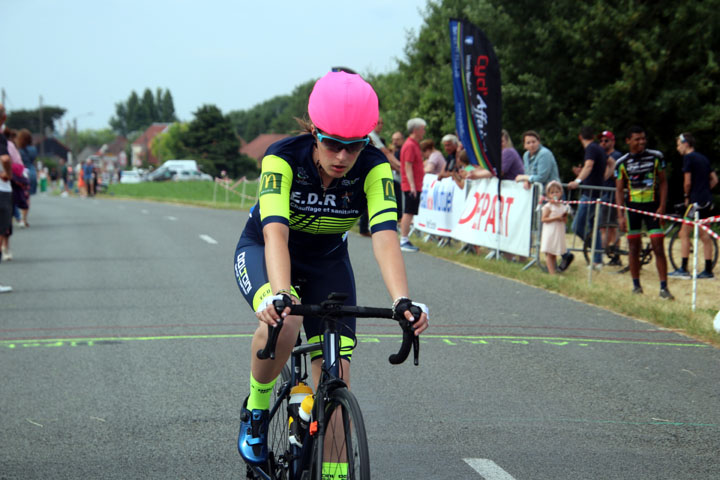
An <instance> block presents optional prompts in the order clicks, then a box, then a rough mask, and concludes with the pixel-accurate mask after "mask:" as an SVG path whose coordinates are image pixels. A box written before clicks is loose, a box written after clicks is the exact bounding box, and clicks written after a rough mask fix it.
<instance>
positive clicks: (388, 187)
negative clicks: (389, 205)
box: [382, 178, 397, 203]
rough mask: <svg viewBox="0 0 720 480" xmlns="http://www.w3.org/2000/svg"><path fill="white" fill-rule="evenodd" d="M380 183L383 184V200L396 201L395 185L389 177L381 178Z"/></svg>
mask: <svg viewBox="0 0 720 480" xmlns="http://www.w3.org/2000/svg"><path fill="white" fill-rule="evenodd" d="M382 184H383V194H384V195H385V200H387V201H389V202H396V203H397V199H396V197H395V185H394V184H393V181H392V180H391V179H389V178H383V179H382Z"/></svg>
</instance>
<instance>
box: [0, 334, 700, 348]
mask: <svg viewBox="0 0 720 480" xmlns="http://www.w3.org/2000/svg"><path fill="white" fill-rule="evenodd" d="M252 336H253V334H250V333H239V334H199V335H163V336H142V337H79V338H54V339H32V338H28V339H19V340H0V347H5V348H10V349H13V348H18V347H21V348H23V347H25V348H27V347H62V346H94V345H98V344H109V343H118V342H133V341H155V340H197V339H205V340H207V339H231V338H252ZM357 336H358V339H359V341H360V342H361V343H378V342H379V341H380V339H381V338H383V339H399V338H400V335H397V334H379V335H372V334H358V335H357ZM435 339H437V340H441V343H442V344H444V345H448V346H452V347H455V346H459V345H461V344H488V343H490V342H492V341H502V342H507V343H513V344H522V345H529V344H530V343H536V342H542V343H544V344H548V345H557V346H566V345H574V346H588V345H589V344H591V343H596V344H624V345H650V346H664V347H701V348H702V347H709V345H706V344H703V343H674V342H657V341H646V340H616V339H599V338H565V337H530V336H518V335H432V334H429V335H423V336H422V340H421V341H422V343H428V341H429V340H435Z"/></svg>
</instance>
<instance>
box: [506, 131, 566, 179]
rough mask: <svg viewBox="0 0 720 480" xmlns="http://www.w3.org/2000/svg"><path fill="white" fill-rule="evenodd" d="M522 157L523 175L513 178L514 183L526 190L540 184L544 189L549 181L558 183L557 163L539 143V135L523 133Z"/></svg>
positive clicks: (549, 152) (528, 132)
mask: <svg viewBox="0 0 720 480" xmlns="http://www.w3.org/2000/svg"><path fill="white" fill-rule="evenodd" d="M522 138H523V146H524V147H525V154H524V155H523V168H524V170H525V171H524V173H522V174H520V175H518V176H516V177H515V181H516V182H522V183H523V184H524V185H525V188H526V189H529V188H530V186H531V184H533V183H536V182H537V183H540V184H542V186H543V189H544V188H545V185H547V184H548V183H549V182H550V181H551V180H557V181H558V182H559V181H560V173H559V172H558V166H557V162H556V161H555V156H554V155H553V154H552V152H551V151H550V150H549V149H548V148H547V147H544V146H543V145H542V144H541V143H540V134H539V133H537V132H536V131H534V130H528V131H527V132H525V133H523V135H522Z"/></svg>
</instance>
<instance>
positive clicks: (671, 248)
mask: <svg viewBox="0 0 720 480" xmlns="http://www.w3.org/2000/svg"><path fill="white" fill-rule="evenodd" d="M692 235H693V234H692V232H690V255H689V258H692V256H693V251H694V250H693V249H694V248H695V247H694V242H693V237H692ZM710 241H711V242H712V245H713V254H712V268H713V269H714V268H715V265H716V264H717V260H718V244H717V240H715V239H714V238H713V237H710ZM681 243H682V241H681V240H680V229H679V228H677V229H675V232H673V234H672V237H670V242H669V243H668V257H670V265H672V268H673V270H677V269H678V268H680V267H681V266H682V253H681V247H680V245H681ZM698 247H699V248H701V249H702V248H703V247H702V241H699V242H698ZM700 253H702V250H701V252H700ZM700 257H701V258H698V266H699V267H700V268H704V266H703V264H702V263H700V262H702V261H704V260H705V257H704V256H703V255H701V256H700ZM676 260H677V261H676Z"/></svg>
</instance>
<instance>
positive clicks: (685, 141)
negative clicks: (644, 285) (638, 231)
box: [669, 132, 718, 278]
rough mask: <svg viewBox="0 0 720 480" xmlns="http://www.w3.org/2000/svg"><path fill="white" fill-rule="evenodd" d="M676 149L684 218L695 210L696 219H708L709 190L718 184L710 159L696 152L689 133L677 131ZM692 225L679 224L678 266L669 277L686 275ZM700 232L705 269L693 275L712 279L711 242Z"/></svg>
mask: <svg viewBox="0 0 720 480" xmlns="http://www.w3.org/2000/svg"><path fill="white" fill-rule="evenodd" d="M676 146H677V151H678V153H679V154H680V155H682V156H683V168H682V171H683V191H684V195H685V206H686V207H687V210H686V211H685V219H687V220H695V211H696V210H697V212H698V214H699V218H700V219H703V218H709V217H712V216H713V215H714V213H713V210H714V204H713V194H712V192H711V190H712V189H713V188H715V185H717V184H718V177H717V174H716V173H715V172H714V171H713V169H712V167H711V165H710V160H708V158H707V157H706V156H705V155H703V154H702V153H700V152H696V151H695V137H694V136H693V135H692V134H691V133H687V132H686V133H681V134H680V135H679V136H678V137H677V139H676ZM692 229H693V226H692V225H690V224H687V223H684V224H683V225H682V227H680V252H681V254H682V265H681V266H680V268H678V269H677V270H675V271H674V272H671V273H670V274H669V275H670V276H671V277H680V278H690V272H689V271H688V258H689V257H690V231H691V230H692ZM699 231H700V240H702V243H703V253H704V257H705V270H703V271H702V272H700V273H699V274H698V276H697V278H713V277H714V275H713V272H712V267H713V265H712V264H713V262H712V255H713V244H712V239H711V238H710V235H708V233H707V232H706V231H705V230H703V229H699Z"/></svg>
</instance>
